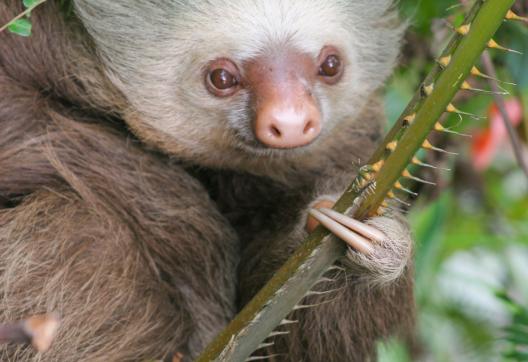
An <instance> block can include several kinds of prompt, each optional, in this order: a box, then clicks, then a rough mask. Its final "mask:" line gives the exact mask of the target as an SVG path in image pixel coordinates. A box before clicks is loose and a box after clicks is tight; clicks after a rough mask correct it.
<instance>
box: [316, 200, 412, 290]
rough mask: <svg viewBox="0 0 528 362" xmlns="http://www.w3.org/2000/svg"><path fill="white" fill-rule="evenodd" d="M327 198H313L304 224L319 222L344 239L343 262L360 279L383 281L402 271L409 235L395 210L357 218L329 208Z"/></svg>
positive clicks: (408, 255)
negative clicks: (394, 212) (377, 215)
mask: <svg viewBox="0 0 528 362" xmlns="http://www.w3.org/2000/svg"><path fill="white" fill-rule="evenodd" d="M331 205H332V202H331V201H328V200H322V201H319V202H317V203H316V204H315V205H314V207H313V208H312V209H310V211H309V215H310V217H311V218H312V219H309V220H308V223H307V228H308V230H309V231H311V230H313V229H314V228H315V227H316V226H317V225H318V224H319V223H320V224H321V225H323V226H324V227H325V228H327V229H328V230H329V231H330V232H332V234H334V235H335V236H337V237H338V238H340V239H341V240H343V241H344V242H346V243H347V245H348V246H349V247H348V252H347V258H346V260H345V261H344V263H345V264H346V265H347V266H348V267H349V269H350V271H351V272H353V273H354V274H356V276H357V277H358V278H360V279H365V281H368V282H371V283H374V284H384V283H388V282H391V281H393V280H395V279H397V278H398V277H399V276H400V275H402V273H403V271H404V270H405V267H406V265H407V264H408V262H409V260H410V258H411V254H412V239H411V236H410V233H409V228H408V227H407V224H406V223H405V220H404V219H403V218H402V217H401V216H400V215H398V214H393V215H390V216H380V217H374V218H372V219H369V220H367V221H366V222H361V221H358V220H355V219H353V218H352V217H350V216H348V215H345V214H341V213H339V212H337V211H334V210H332V209H330V208H329V206H331Z"/></svg>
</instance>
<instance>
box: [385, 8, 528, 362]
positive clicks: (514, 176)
mask: <svg viewBox="0 0 528 362" xmlns="http://www.w3.org/2000/svg"><path fill="white" fill-rule="evenodd" d="M458 4H459V2H458V1H451V0H449V1H447V0H446V1H443V0H442V1H426V0H422V1H418V0H401V1H400V3H399V6H400V8H401V12H402V14H403V16H404V17H405V18H407V19H409V20H410V23H411V29H410V31H409V34H408V36H407V41H406V44H405V46H404V55H403V57H402V66H401V67H400V69H399V70H398V71H397V72H396V73H395V75H394V77H393V78H392V80H391V81H390V83H389V85H388V87H387V90H386V111H387V115H388V117H389V119H390V120H393V121H394V120H396V119H397V117H398V116H399V115H400V113H401V111H402V110H403V109H404V107H405V106H406V105H407V103H408V101H409V100H410V99H411V97H412V95H413V94H414V92H415V90H416V89H417V88H418V86H419V84H420V81H421V80H422V79H423V78H424V75H425V74H426V73H427V71H428V70H429V68H430V66H431V64H433V62H434V61H435V56H436V54H438V52H439V51H441V50H442V49H443V46H444V45H445V43H446V41H447V40H448V38H449V36H450V34H451V32H452V31H451V29H450V25H449V24H460V21H461V19H463V15H462V12H463V8H462V7H461V6H457V5H458ZM527 10H528V2H526V1H524V2H521V1H520V2H519V4H517V8H516V11H517V12H518V13H520V14H521V15H522V14H524V15H526V11H527ZM495 39H496V40H497V41H498V42H499V43H500V44H503V45H504V46H506V47H508V48H513V49H516V50H519V51H522V52H523V54H524V55H518V54H513V53H505V52H498V51H491V55H492V57H493V60H494V64H495V66H496V68H497V72H498V74H499V75H500V78H501V80H504V81H507V82H515V83H517V86H511V85H506V84H504V85H503V87H505V88H506V89H507V90H508V91H509V92H510V93H511V95H510V96H508V97H507V98H509V99H510V98H512V97H517V99H518V100H519V102H520V103H522V104H524V106H525V107H524V114H525V122H526V115H527V114H528V107H527V106H528V24H526V23H524V24H523V23H512V22H507V23H505V24H504V26H503V27H502V28H501V29H500V30H499V33H498V34H497V35H496V38H495ZM479 68H481V67H480V66H479ZM472 84H475V86H474V87H475V88H482V89H489V87H488V86H487V84H486V82H484V81H482V80H481V81H478V80H477V82H476V83H472ZM455 103H456V106H457V108H459V109H462V110H464V111H468V112H471V113H475V114H478V115H481V116H486V115H487V114H488V112H489V108H490V106H491V104H492V103H493V100H492V97H491V96H489V95H478V94H472V93H469V92H461V93H460V95H459V96H458V97H457V100H456V102H455ZM443 122H447V123H444V124H453V125H456V126H457V130H459V131H460V132H463V133H467V134H476V133H478V132H481V131H482V130H484V129H486V128H487V127H489V123H490V122H489V120H488V119H487V117H484V118H482V119H480V120H474V119H471V118H469V117H464V119H463V121H462V122H460V120H459V119H458V117H450V118H449V119H447V120H443ZM519 133H520V135H521V136H523V135H526V134H527V132H524V131H523V130H522V127H520V128H519ZM435 142H437V144H440V145H441V146H442V147H449V148H450V150H452V151H456V152H458V153H460V155H459V156H457V157H448V158H447V159H442V158H440V159H438V157H432V158H433V160H434V161H436V162H440V164H441V166H442V167H447V168H450V169H451V171H449V172H444V171H442V172H440V173H435V172H432V173H426V176H427V177H424V178H429V179H431V177H433V179H434V180H435V181H436V182H437V183H438V185H439V186H437V187H436V188H433V187H431V188H422V189H421V190H420V197H419V198H418V199H417V200H416V201H415V203H414V207H413V209H412V210H411V211H410V215H409V218H410V222H411V224H412V228H413V231H414V235H415V240H416V242H417V247H416V251H415V259H416V303H417V308H418V321H417V330H416V333H415V335H416V339H415V341H414V342H408V341H406V342H405V343H404V342H401V341H400V342H398V341H396V340H391V341H388V342H387V343H382V344H380V348H379V361H382V362H400V361H401V362H404V361H410V360H418V361H457V362H458V361H479V362H485V361H528V349H527V348H528V319H527V318H528V312H527V311H528V309H526V306H528V180H527V178H526V176H525V175H524V174H523V173H522V171H521V170H520V169H519V167H518V165H517V163H516V161H515V159H514V157H513V153H512V152H511V149H510V146H509V143H508V140H507V139H506V140H505V142H504V143H503V144H501V145H500V147H498V148H497V149H496V150H495V153H494V155H493V156H494V157H493V160H492V161H491V163H490V164H489V166H488V167H487V168H486V169H484V170H481V171H477V170H476V169H475V168H474V163H475V162H474V159H473V157H472V152H471V147H472V145H473V143H474V142H475V140H474V139H472V138H468V137H459V136H449V137H447V138H446V137H435ZM473 146H475V145H473ZM524 147H526V143H525V144H524ZM524 152H525V156H526V155H528V152H526V149H525V150H524ZM432 163H434V164H437V163H435V162H432ZM497 291H500V292H497ZM508 296H513V297H508ZM514 300H515V301H514ZM523 313H524V314H523Z"/></svg>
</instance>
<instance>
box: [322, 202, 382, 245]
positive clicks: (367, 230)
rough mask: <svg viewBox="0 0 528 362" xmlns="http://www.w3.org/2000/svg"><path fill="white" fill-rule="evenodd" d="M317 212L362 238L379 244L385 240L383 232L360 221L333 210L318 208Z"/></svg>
mask: <svg viewBox="0 0 528 362" xmlns="http://www.w3.org/2000/svg"><path fill="white" fill-rule="evenodd" d="M319 211H321V212H322V213H323V214H325V215H326V216H328V217H329V218H331V219H334V220H335V221H337V222H338V223H340V224H343V225H344V226H346V227H348V228H349V229H351V230H353V231H355V232H356V233H358V234H361V235H363V236H364V237H366V238H368V239H370V240H372V241H374V242H377V243H381V242H382V241H383V240H385V239H386V238H387V237H386V236H385V234H384V233H383V232H381V231H379V230H378V229H376V228H375V227H372V226H370V225H367V224H365V223H362V222H361V221H358V220H356V219H353V218H351V217H350V216H347V215H343V214H341V213H339V212H337V211H335V210H332V209H328V208H320V209H319Z"/></svg>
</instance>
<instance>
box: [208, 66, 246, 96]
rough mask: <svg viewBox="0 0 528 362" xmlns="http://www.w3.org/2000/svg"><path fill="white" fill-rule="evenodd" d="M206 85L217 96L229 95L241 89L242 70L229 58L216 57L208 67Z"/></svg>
mask: <svg viewBox="0 0 528 362" xmlns="http://www.w3.org/2000/svg"><path fill="white" fill-rule="evenodd" d="M205 85H206V86H207V90H208V91H209V92H210V93H211V94H213V95H215V96H217V97H228V96H231V95H233V94H235V93H236V92H237V91H238V90H239V89H240V72H239V71H238V68H237V66H236V65H235V63H234V62H232V61H231V60H229V59H225V58H220V59H216V60H214V61H213V62H211V64H209V67H208V69H207V73H206V79H205Z"/></svg>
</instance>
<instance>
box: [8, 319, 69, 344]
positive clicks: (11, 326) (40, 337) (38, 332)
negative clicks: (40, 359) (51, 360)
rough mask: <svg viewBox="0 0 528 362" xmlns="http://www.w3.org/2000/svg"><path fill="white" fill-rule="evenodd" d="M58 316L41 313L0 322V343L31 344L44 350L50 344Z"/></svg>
mask: <svg viewBox="0 0 528 362" xmlns="http://www.w3.org/2000/svg"><path fill="white" fill-rule="evenodd" d="M59 324H60V322H59V318H58V317H57V316H56V315H55V314H43V315H37V316H33V317H30V318H28V319H26V320H23V321H20V322H16V323H8V324H0V344H7V343H15V344H31V345H32V346H33V348H35V349H36V350H37V351H38V352H45V351H47V350H48V349H49V347H50V346H51V343H52V342H53V339H54V337H55V334H56V333H57V329H58V327H59Z"/></svg>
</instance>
